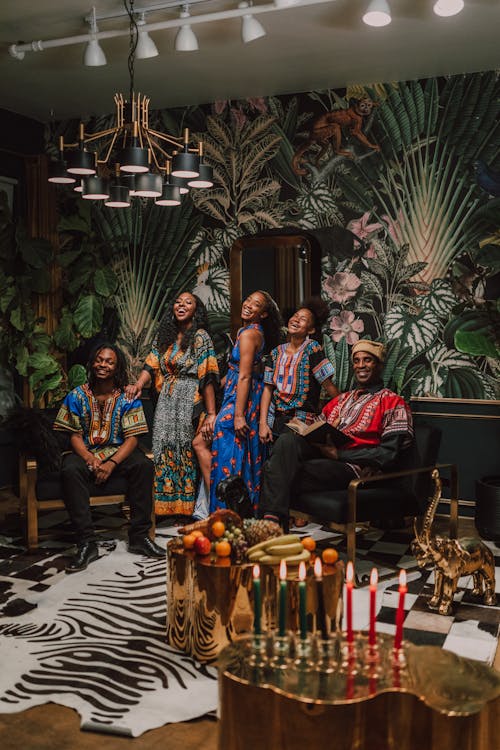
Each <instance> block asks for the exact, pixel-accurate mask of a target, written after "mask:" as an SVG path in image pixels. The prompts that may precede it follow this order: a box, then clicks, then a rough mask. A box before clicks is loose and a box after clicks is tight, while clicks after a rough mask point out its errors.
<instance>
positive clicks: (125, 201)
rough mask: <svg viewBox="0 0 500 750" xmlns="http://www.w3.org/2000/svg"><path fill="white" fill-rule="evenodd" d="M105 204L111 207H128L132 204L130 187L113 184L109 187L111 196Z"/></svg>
mask: <svg viewBox="0 0 500 750" xmlns="http://www.w3.org/2000/svg"><path fill="white" fill-rule="evenodd" d="M104 205H106V206H109V207H110V208H127V207H128V206H130V198H129V190H128V187H124V186H123V185H111V187H110V188H109V198H108V200H107V201H106V202H105V204H104Z"/></svg>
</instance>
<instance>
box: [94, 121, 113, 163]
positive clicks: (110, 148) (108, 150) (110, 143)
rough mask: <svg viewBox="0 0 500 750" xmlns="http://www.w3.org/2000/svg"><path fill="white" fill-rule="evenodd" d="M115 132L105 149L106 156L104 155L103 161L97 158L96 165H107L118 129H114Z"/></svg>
mask: <svg viewBox="0 0 500 750" xmlns="http://www.w3.org/2000/svg"><path fill="white" fill-rule="evenodd" d="M115 131H116V132H115V134H114V135H113V137H112V139H111V141H110V142H109V146H108V148H107V151H106V154H105V156H104V158H103V159H99V157H97V163H98V164H107V163H108V160H109V157H110V156H111V152H112V151H113V148H114V145H115V143H116V139H117V138H118V129H117V128H115Z"/></svg>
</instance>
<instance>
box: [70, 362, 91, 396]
mask: <svg viewBox="0 0 500 750" xmlns="http://www.w3.org/2000/svg"><path fill="white" fill-rule="evenodd" d="M86 380H87V371H86V369H85V367H84V366H83V365H73V367H70V369H69V372H68V388H69V389H70V390H72V389H73V388H76V387H77V386H79V385H83V384H84V383H85V381H86Z"/></svg>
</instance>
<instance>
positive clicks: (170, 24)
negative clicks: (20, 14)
mask: <svg viewBox="0 0 500 750" xmlns="http://www.w3.org/2000/svg"><path fill="white" fill-rule="evenodd" d="M332 2H335V0H300V1H299V2H297V3H295V4H294V5H293V7H294V8H302V7H307V6H309V5H325V4H327V3H332ZM176 7H179V3H178V2H177V3H176ZM142 10H143V9H142V8H141V11H142ZM287 10H288V8H283V7H281V8H280V7H277V6H276V5H275V4H274V3H269V4H267V5H254V6H252V15H254V16H255V15H257V14H259V13H275V12H277V11H281V12H282V13H283V12H286V11H287ZM247 14H248V8H233V9H231V10H222V11H216V12H214V13H202V14H200V15H199V16H191V17H190V19H189V24H190V25H191V26H194V25H195V24H200V23H209V22H211V21H224V20H227V19H229V18H241V17H242V16H244V15H247ZM97 20H99V16H97ZM185 22H186V21H185V19H183V18H172V19H170V20H168V21H158V22H156V23H147V24H145V25H144V26H141V31H144V32H150V31H161V30H162V29H177V28H179V27H180V26H182V25H183V24H185ZM119 36H127V37H128V36H129V28H128V27H127V28H126V29H119V30H118V29H117V30H114V31H99V32H98V33H97V34H96V35H95V38H96V39H98V40H99V41H101V40H103V39H114V38H116V37H119ZM89 39H90V34H79V35H77V36H68V37H62V38H60V39H47V40H45V41H44V40H41V39H39V40H34V41H32V42H27V43H25V44H11V45H10V47H9V54H10V56H11V57H13V58H15V59H16V60H22V59H23V58H24V55H25V53H26V52H43V50H46V49H52V48H54V47H68V46H71V45H73V44H86V43H87V42H88V41H89Z"/></svg>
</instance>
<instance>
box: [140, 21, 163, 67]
mask: <svg viewBox="0 0 500 750" xmlns="http://www.w3.org/2000/svg"><path fill="white" fill-rule="evenodd" d="M145 24H146V18H145V15H144V13H141V15H140V16H139V18H138V19H137V47H136V48H135V56H136V58H137V59H138V60H147V58H148V57H158V55H159V54H160V53H159V52H158V47H157V46H156V44H155V43H154V41H153V40H152V39H151V37H150V36H149V34H148V32H147V31H141V26H144V25H145Z"/></svg>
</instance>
